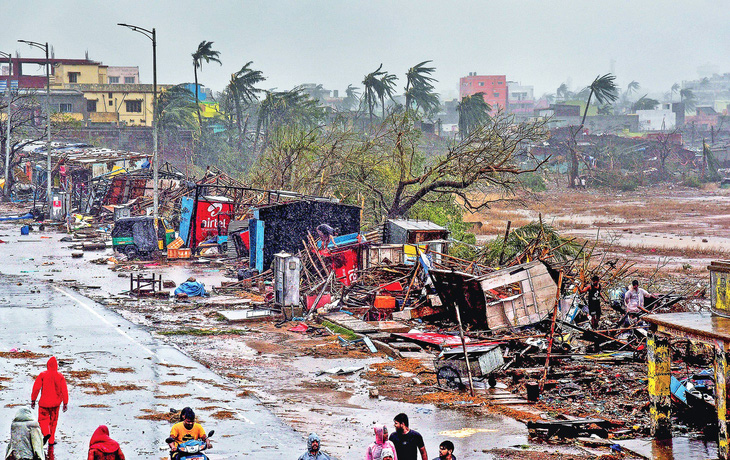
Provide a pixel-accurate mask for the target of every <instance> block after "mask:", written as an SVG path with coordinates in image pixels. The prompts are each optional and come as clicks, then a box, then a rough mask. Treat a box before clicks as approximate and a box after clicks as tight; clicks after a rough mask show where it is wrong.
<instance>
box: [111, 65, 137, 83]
mask: <svg viewBox="0 0 730 460" xmlns="http://www.w3.org/2000/svg"><path fill="white" fill-rule="evenodd" d="M106 76H107V79H108V81H107V83H109V84H111V85H114V84H120V85H137V84H139V67H119V66H109V67H107V70H106Z"/></svg>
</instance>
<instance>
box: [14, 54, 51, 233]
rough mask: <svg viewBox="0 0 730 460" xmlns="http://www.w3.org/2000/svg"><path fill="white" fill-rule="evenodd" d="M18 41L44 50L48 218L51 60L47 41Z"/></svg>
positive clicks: (49, 216)
mask: <svg viewBox="0 0 730 460" xmlns="http://www.w3.org/2000/svg"><path fill="white" fill-rule="evenodd" d="M18 41H19V42H20V43H25V44H28V45H30V46H32V47H34V48H38V49H42V50H44V51H45V52H46V122H47V126H46V129H47V130H48V132H47V134H48V138H47V141H46V175H47V177H46V204H48V218H49V219H50V218H51V207H52V206H53V201H52V200H53V196H52V195H51V176H52V174H51V172H52V171H51V61H50V58H49V56H48V42H46V43H45V44H44V43H38V42H32V41H28V40H18Z"/></svg>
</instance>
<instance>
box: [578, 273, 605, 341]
mask: <svg viewBox="0 0 730 460" xmlns="http://www.w3.org/2000/svg"><path fill="white" fill-rule="evenodd" d="M579 292H580V293H581V294H583V293H584V292H587V293H588V313H589V314H590V315H591V327H592V328H593V330H594V331H595V330H596V329H598V321H599V320H600V319H601V297H603V296H602V295H601V281H600V279H599V278H598V276H596V275H593V277H592V278H591V284H589V285H587V286H583V287H582V288H580V289H579Z"/></svg>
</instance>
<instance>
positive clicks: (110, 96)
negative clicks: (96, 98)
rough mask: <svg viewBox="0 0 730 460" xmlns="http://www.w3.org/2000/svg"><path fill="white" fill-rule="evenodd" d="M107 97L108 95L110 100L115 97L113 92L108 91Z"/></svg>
mask: <svg viewBox="0 0 730 460" xmlns="http://www.w3.org/2000/svg"><path fill="white" fill-rule="evenodd" d="M106 97H107V98H108V99H109V100H112V99H113V98H114V94H113V93H106Z"/></svg>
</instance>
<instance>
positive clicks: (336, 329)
mask: <svg viewBox="0 0 730 460" xmlns="http://www.w3.org/2000/svg"><path fill="white" fill-rule="evenodd" d="M322 326H324V327H326V328H327V329H329V330H330V331H332V332H333V333H334V334H337V335H341V336H342V338H343V339H345V340H350V341H352V340H357V339H358V335H357V334H355V333H354V332H353V331H351V330H350V329H347V328H344V327H342V326H338V325H336V324H335V323H331V322H329V321H327V320H322Z"/></svg>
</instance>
